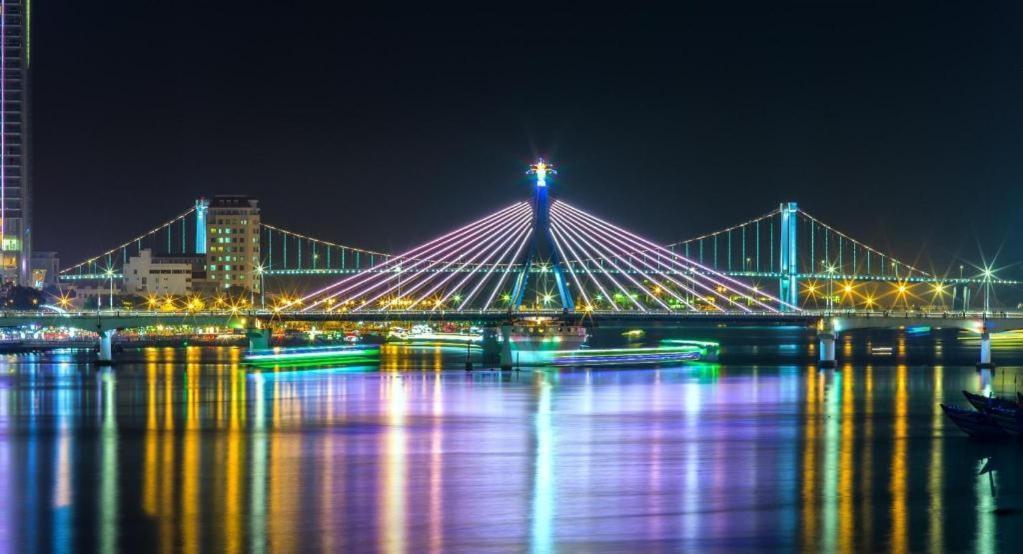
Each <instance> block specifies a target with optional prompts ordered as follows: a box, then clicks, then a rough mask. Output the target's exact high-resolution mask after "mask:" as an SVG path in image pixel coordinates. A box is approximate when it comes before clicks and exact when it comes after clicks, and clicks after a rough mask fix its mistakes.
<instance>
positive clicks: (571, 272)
mask: <svg viewBox="0 0 1023 554" xmlns="http://www.w3.org/2000/svg"><path fill="white" fill-rule="evenodd" d="M551 239H552V241H553V242H554V247H555V248H557V249H558V254H559V255H560V256H561V259H562V260H564V261H565V269H567V270H568V271H567V273H568V274H569V275H570V276H571V277H572V281H573V282H574V283H575V286H576V288H578V289H579V293H580V294H582V295H583V300H584V301H585V302H586V305H587V306H589V307H591V308H592V307H593V302H590V297H589V296H588V295H587V294H586V289H585V288H584V287H583V284H582V283H581V282H580V281H579V277H578V276H576V274H575V271H574V270H572V269H571V268H570V267H568V262H569V261H570V258H569V257H568V256H566V255H565V250H564V249H563V248H562V247H561V241H559V240H558V237H557V236H555V234H554V232H553V230H552V231H551ZM583 269H586V268H585V267H583ZM588 271H589V270H587V272H588Z"/></svg>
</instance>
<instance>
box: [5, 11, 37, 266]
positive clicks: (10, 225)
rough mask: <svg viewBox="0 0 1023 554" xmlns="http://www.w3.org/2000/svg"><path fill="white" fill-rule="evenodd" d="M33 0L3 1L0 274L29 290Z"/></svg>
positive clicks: (30, 256) (30, 257) (30, 255)
mask: <svg viewBox="0 0 1023 554" xmlns="http://www.w3.org/2000/svg"><path fill="white" fill-rule="evenodd" d="M30 1H31V0H0V41H2V45H0V105H2V106H3V110H2V112H0V234H2V242H0V248H2V250H3V253H2V254H3V255H2V259H0V273H2V276H3V280H4V281H14V282H17V283H18V284H21V285H27V286H30V285H32V284H33V282H32V275H31V272H32V267H31V259H32V204H31V193H32V186H31V183H32V182H31V175H30V171H29V169H30V165H29V160H30V158H29V145H30V140H29V132H30V126H31V119H30V111H29V87H30V84H31V79H30V76H31V71H30V70H31V57H30V54H31V48H30V42H29V39H30V29H29V23H30V17H29V16H30Z"/></svg>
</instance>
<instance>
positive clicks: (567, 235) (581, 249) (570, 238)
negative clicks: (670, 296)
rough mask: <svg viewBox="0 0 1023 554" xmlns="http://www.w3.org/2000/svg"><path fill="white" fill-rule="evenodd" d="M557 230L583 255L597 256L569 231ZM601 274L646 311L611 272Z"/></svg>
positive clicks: (640, 308)
mask: <svg viewBox="0 0 1023 554" xmlns="http://www.w3.org/2000/svg"><path fill="white" fill-rule="evenodd" d="M552 224H553V222H552ZM559 231H561V236H562V237H565V238H567V239H568V242H570V243H572V244H574V245H575V246H576V247H577V248H578V249H579V252H582V254H583V255H584V256H586V257H589V258H597V257H598V256H594V255H593V254H591V253H590V251H589V250H587V249H586V247H585V246H583V245H582V244H580V243H579V241H577V240H575V238H574V237H573V236H572V234H571V233H567V232H564V230H563V229H560V228H559ZM611 265H614V263H613V262H611ZM615 267H616V268H617V266H615ZM603 276H604V278H605V279H607V280H608V281H610V282H611V284H613V285H614V286H615V288H617V289H618V291H619V292H621V293H622V295H624V296H625V298H627V299H628V300H629V301H630V302H632V304H633V305H635V306H636V307H637V308H639V310H640V311H644V312H645V311H646V308H645V307H643V305H642V304H640V303H639V301H638V300H636V299H635V298H634V297H633V296H632V295H631V294H629V291H628V290H626V288H625V287H623V286H622V284H621V283H619V282H618V280H617V279H615V278H614V277H613V276H611V274H610V273H609V272H606V271H605V272H604V273H603ZM608 300H609V301H610V302H611V303H612V305H613V304H614V297H609V298H608Z"/></svg>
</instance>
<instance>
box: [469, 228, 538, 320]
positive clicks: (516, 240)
mask: <svg viewBox="0 0 1023 554" xmlns="http://www.w3.org/2000/svg"><path fill="white" fill-rule="evenodd" d="M532 230H533V229H532V227H531V226H527V227H526V228H525V230H523V231H522V232H521V233H520V234H519V235H518V236H516V237H513V239H512V240H511V241H510V242H509V243H508V246H507V247H506V248H505V249H504V251H503V252H501V253H500V254H499V255H498V258H497V263H494V264H491V265H490V267H488V268H487V270H486V273H485V274H484V275H483V276H482V277H481V278H480V279H479V280H478V281H477V282H476V285H475V286H473V287H472V289H471V290H470V291H469V292H468V293H467V294H466V295H465V297H464V298H463V299H462V302H461V303H460V304H459V305H458V309H459V310H462V309H464V308H465V307H466V306H467V305H468V304H469V302H471V301H472V299H473V298H475V297H476V294H477V293H478V292H479V291H480V290H481V289H482V288H483V287H484V285H486V283H487V282H488V281H489V280H490V279H491V277H492V276H493V273H494V271H495V270H498V269H499V270H501V274H502V275H507V273H508V271H510V270H511V268H512V267H513V266H514V263H515V260H516V257H515V256H516V255H518V253H519V251H518V250H516V251H515V255H512V257H510V258H509V254H510V253H511V252H512V249H513V248H515V246H516V245H517V244H519V245H521V244H522V242H523V240H524V238H526V237H528V236H529V235H530V233H531V232H532ZM520 248H521V246H520ZM497 286H498V287H500V281H498V285H497Z"/></svg>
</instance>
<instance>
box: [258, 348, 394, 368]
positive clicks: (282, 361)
mask: <svg viewBox="0 0 1023 554" xmlns="http://www.w3.org/2000/svg"><path fill="white" fill-rule="evenodd" d="M379 355H380V346H378V345H375V344H366V345H362V344H356V345H353V344H333V345H329V346H299V347H286V346H277V347H274V348H266V349H261V350H249V351H248V352H246V353H245V355H244V356H242V361H243V362H245V363H246V364H248V365H251V366H256V367H273V366H299V365H325V364H345V365H350V364H361V363H370V362H375V361H376V360H377V358H378V357H379Z"/></svg>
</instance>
